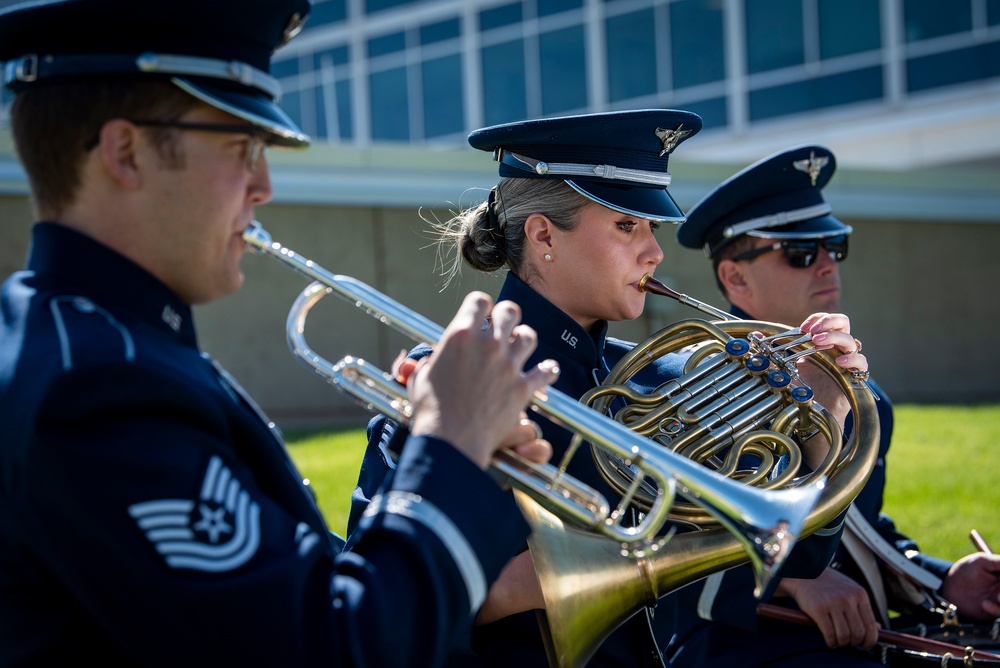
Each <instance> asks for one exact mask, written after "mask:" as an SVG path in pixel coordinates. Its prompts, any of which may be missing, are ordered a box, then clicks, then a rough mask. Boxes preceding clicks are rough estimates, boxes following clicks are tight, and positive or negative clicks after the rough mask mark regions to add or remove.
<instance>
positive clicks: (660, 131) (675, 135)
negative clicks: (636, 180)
mask: <svg viewBox="0 0 1000 668" xmlns="http://www.w3.org/2000/svg"><path fill="white" fill-rule="evenodd" d="M683 127H684V124H683V123H681V124H680V125H678V126H677V128H676V129H675V130H669V129H664V128H656V129H655V130H653V134H655V135H656V136H657V137H658V138H659V140H660V141H661V142H663V150H662V151H660V155H659V156H657V157H660V158H662V157H663V156H665V155H666V154H667V153H670V152H671V151H673V150H674V148H675V147H676V146H677V142H679V141H680V140H682V139H684V138H685V137H687V136H688V135H689V134H691V131H690V130H681V128H683Z"/></svg>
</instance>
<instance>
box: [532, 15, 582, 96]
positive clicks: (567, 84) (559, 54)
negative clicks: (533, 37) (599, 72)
mask: <svg viewBox="0 0 1000 668" xmlns="http://www.w3.org/2000/svg"><path fill="white" fill-rule="evenodd" d="M538 52H539V57H540V59H541V61H542V63H541V73H542V113H543V114H546V115H548V114H554V113H559V112H561V111H568V110H570V109H579V108H581V107H584V106H586V104H587V71H586V70H587V68H586V57H585V54H584V47H583V26H572V27H570V28H564V29H562V30H554V31H552V32H548V33H542V34H541V35H539V36H538Z"/></svg>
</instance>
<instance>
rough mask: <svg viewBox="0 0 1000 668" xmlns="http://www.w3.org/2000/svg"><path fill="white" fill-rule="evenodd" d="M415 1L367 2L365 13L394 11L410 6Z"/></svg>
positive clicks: (389, 0) (375, 0) (377, 0)
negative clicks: (397, 8) (384, 10)
mask: <svg viewBox="0 0 1000 668" xmlns="http://www.w3.org/2000/svg"><path fill="white" fill-rule="evenodd" d="M411 2H413V0H365V12H367V13H368V14H372V13H374V12H380V11H382V10H383V9H392V8H393V7H399V6H401V5H408V4H410V3H411Z"/></svg>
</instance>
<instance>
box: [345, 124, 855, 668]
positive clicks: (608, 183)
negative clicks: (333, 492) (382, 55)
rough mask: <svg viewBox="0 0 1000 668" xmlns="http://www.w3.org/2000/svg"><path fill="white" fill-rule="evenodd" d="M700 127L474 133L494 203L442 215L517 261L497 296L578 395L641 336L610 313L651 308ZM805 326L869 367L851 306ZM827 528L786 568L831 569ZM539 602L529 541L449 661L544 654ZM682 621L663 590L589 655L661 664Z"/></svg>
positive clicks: (463, 234)
mask: <svg viewBox="0 0 1000 668" xmlns="http://www.w3.org/2000/svg"><path fill="white" fill-rule="evenodd" d="M700 128H701V119H700V118H699V117H698V116H697V115H695V114H692V113H688V112H683V111H673V110H644V111H625V112H613V113H605V114H590V115H584V116H575V117H564V118H555V119H547V120H536V121H527V122H522V123H512V124H507V125H501V126H494V127H490V128H485V129H482V130H478V131H476V132H474V133H472V134H471V135H470V137H469V142H470V144H472V146H473V147H475V148H477V149H481V150H485V151H490V152H494V155H495V158H496V159H497V160H498V161H499V163H500V177H501V179H500V182H499V184H498V185H497V186H496V187H495V188H493V189H492V190H491V192H490V194H489V197H488V200H487V201H486V202H484V203H482V204H481V205H479V206H477V207H474V208H472V209H469V210H467V211H465V212H463V213H460V214H459V215H457V216H456V217H455V218H454V219H452V220H451V221H449V222H448V223H446V224H443V225H442V226H441V228H442V229H441V240H442V243H444V244H445V245H446V246H448V245H451V244H454V245H455V246H456V247H457V249H458V251H459V252H460V254H461V256H462V259H464V260H465V261H466V262H467V263H468V264H469V265H471V266H472V267H473V268H475V269H477V270H479V271H482V272H493V271H496V270H499V269H501V268H503V267H507V268H508V269H509V271H508V274H507V277H506V281H505V283H504V285H503V288H502V290H501V292H500V297H499V298H500V299H506V300H510V301H513V302H514V303H516V304H518V305H519V306H520V307H521V309H522V313H523V318H524V322H526V323H527V324H529V325H530V326H531V327H533V328H534V329H535V330H536V331H537V332H538V338H539V345H538V349H537V350H536V352H535V357H538V359H542V358H552V359H555V360H557V361H558V362H559V365H560V378H559V380H558V381H557V383H556V385H555V387H556V388H557V389H559V390H561V391H562V392H565V393H566V394H568V395H570V396H571V397H576V398H579V397H580V396H582V395H583V394H584V393H585V392H587V391H588V390H590V389H592V388H593V387H595V386H596V385H598V384H600V383H601V381H602V380H603V379H604V377H605V376H606V375H607V373H608V370H609V369H610V368H611V367H612V366H613V365H614V364H615V363H616V361H617V360H618V359H619V358H621V357H622V355H623V354H625V353H626V352H628V350H630V349H631V348H632V346H633V344H630V343H627V342H624V341H620V340H617V339H614V338H611V337H608V336H607V327H608V322H614V321H624V320H631V319H634V318H637V317H639V316H640V314H641V313H642V310H643V306H644V303H645V298H646V295H645V293H644V292H643V291H642V289H641V287H640V281H641V280H642V278H643V276H644V275H646V274H650V275H652V274H653V273H654V271H655V269H656V267H657V265H659V264H660V262H661V261H662V260H663V251H662V250H661V248H660V245H659V243H658V242H657V240H656V237H655V234H654V233H655V232H656V230H657V228H658V227H659V226H660V225H661V224H662V223H676V222H679V221H681V220H682V219H683V214H682V213H681V211H680V209H679V208H678V207H677V205H676V204H675V203H674V201H673V199H672V198H671V196H670V195H669V194H668V192H667V188H666V186H667V184H668V183H669V179H670V177H669V174H668V173H667V159H668V157H669V154H670V153H671V152H672V151H673V150H674V149H675V148H676V146H677V145H678V144H679V143H680V142H681V141H683V140H684V139H686V138H688V137H690V136H691V135H693V134H695V133H696V132H697V131H698V130H699V129H700ZM454 259H455V263H454V265H453V266H452V267H451V271H452V272H457V270H458V265H459V260H458V258H457V257H455V258H454ZM791 324H798V323H791ZM801 328H802V330H803V331H804V332H809V333H812V334H813V336H814V338H813V340H814V342H815V344H816V346H817V347H821V348H831V349H835V350H836V351H837V354H838V355H839V356H838V357H837V358H836V364H837V365H838V366H840V367H842V368H844V369H853V370H856V371H860V372H863V371H865V370H866V369H867V360H866V359H865V357H864V356H863V355H862V354H860V352H858V351H856V350H855V348H856V345H855V343H854V338H853V337H852V336H851V333H850V323H849V321H848V318H847V317H846V316H843V315H840V314H825V313H820V314H815V315H813V316H810V317H809V318H808V319H807V320H806V321H805V322H804V323H802V325H801ZM426 352H427V351H426V350H424V351H419V350H418V351H415V353H414V354H415V355H417V356H419V355H422V354H426ZM535 361H537V360H534V358H533V359H532V361H531V362H530V363H534V362H535ZM685 361H686V356H685V355H681V354H668V355H665V356H663V357H661V358H659V359H657V360H656V361H655V363H653V364H650V365H649V366H648V367H646V368H645V369H643V370H642V371H641V372H640V373H639V374H637V375H636V376H635V377H634V378H633V379H632V380H631V384H633V385H635V386H637V387H641V388H642V389H643V390H644V391H650V390H652V389H653V388H656V387H657V386H658V385H660V384H661V383H663V382H664V381H667V380H670V379H673V378H676V377H678V376H680V375H681V374H682V373H683V365H684V362H685ZM805 366H809V365H808V364H807V365H805ZM802 376H803V380H805V381H806V382H808V383H809V384H810V385H811V386H812V387H813V390H814V391H815V393H816V399H817V401H818V403H820V404H822V405H823V406H825V407H826V408H827V409H828V410H829V411H830V412H831V413H833V414H834V415H835V416H836V418H837V420H838V421H839V422H840V423H841V425H842V424H843V420H844V418H845V416H846V414H847V412H848V410H849V407H848V404H847V403H846V402H845V401H844V400H843V396H842V394H841V393H840V389H839V388H838V387H836V385H835V384H834V383H832V382H828V381H827V380H826V379H825V378H824V377H823V375H822V374H814V375H809V373H808V370H806V369H804V368H803V372H802ZM540 424H541V429H542V433H543V434H544V436H545V438H546V439H547V440H548V441H549V442H550V443H551V444H552V446H553V450H554V457H553V461H558V460H559V458H560V457H561V456H562V454H563V452H564V451H565V450H566V448H567V446H568V444H569V441H570V435H569V434H568V432H566V431H565V430H564V429H562V428H560V427H559V426H557V425H555V424H553V423H551V422H549V421H547V420H544V419H541V420H540ZM395 429H396V426H395V425H394V424H393V423H392V422H391V421H388V420H387V419H386V418H385V417H382V416H380V417H377V418H376V419H374V420H373V421H372V423H371V424H370V425H369V446H368V450H367V452H366V455H365V460H364V463H363V465H362V470H361V474H360V477H359V484H358V489H357V490H356V491H355V495H354V499H355V501H354V507H353V508H352V513H351V520H350V524H349V527H348V530H349V531H351V530H352V529H353V527H354V526H355V525H356V523H357V521H358V519H359V518H360V516H361V513H362V512H363V510H364V507H365V506H366V505H367V502H368V500H369V499H371V498H372V496H373V495H374V494H375V493H376V492H377V489H378V487H379V485H380V484H381V483H382V482H383V480H384V478H385V477H386V475H388V473H389V471H390V469H391V468H392V464H391V460H392V457H391V454H390V452H389V451H390V450H391V446H392V440H393V439H392V436H393V432H394V430H395ZM803 451H804V455H805V460H806V462H807V463H808V464H810V465H813V464H815V463H816V462H819V461H820V460H822V459H823V457H824V456H825V454H826V451H827V444H826V440H825V438H824V436H823V435H818V436H816V437H813V438H810V439H808V440H807V441H806V442H805V443H804V444H803ZM569 473H570V474H571V475H573V476H575V477H577V478H578V479H580V480H582V481H583V482H585V483H587V484H589V485H592V486H594V487H595V488H596V489H598V490H600V491H601V492H602V493H604V494H605V495H606V496H608V498H611V499H613V500H614V499H617V498H618V496H619V495H618V494H616V493H615V492H614V491H613V490H612V489H611V487H610V486H609V485H608V483H606V482H605V481H604V480H603V479H602V477H601V476H600V475H599V473H598V471H597V469H596V467H595V466H594V464H593V462H592V461H591V459H590V458H589V457H586V456H584V457H576V458H574V459H573V460H572V462H571V464H570V469H569ZM612 503H614V501H612ZM838 521H839V518H838V520H837V521H835V522H834V523H833V524H834V526H836V525H837V522H838ZM827 533H828V534H829V535H827V536H825V537H819V536H814V537H811V538H809V539H807V540H805V541H804V542H802V543H800V544H799V548H798V549H797V550H796V551H795V552H794V553H793V556H792V558H791V562H789V563H788V564H787V566H786V569H787V572H790V573H794V574H796V575H797V576H799V577H812V576H815V575H816V574H818V573H819V572H821V571H822V569H823V568H824V567H825V566H826V564H827V561H828V559H829V556H830V554H831V553H832V550H833V549H834V547H835V541H836V531H835V530H833V531H830V532H827ZM542 608H544V602H543V599H542V594H541V591H540V588H539V584H538V581H537V579H536V577H535V574H534V569H533V566H532V561H531V557H530V555H529V554H528V553H527V552H525V553H522V554H521V555H519V556H518V557H516V558H515V559H514V560H512V561H511V562H510V563H509V564H508V565H507V567H506V569H505V571H504V573H503V574H502V575H501V578H500V580H499V581H498V582H497V583H496V585H494V586H493V587H492V588H491V590H490V592H489V595H488V597H487V600H486V603H485V604H484V605H483V607H482V609H481V610H480V612H479V616H478V619H477V620H476V626H475V629H474V632H473V633H472V636H471V643H470V647H468V648H464V649H462V650H458V651H456V653H455V654H454V655H453V656H452V659H451V664H452V665H498V666H499V665H504V666H511V665H525V666H537V665H545V661H546V659H545V652H544V649H543V646H542V641H541V636H540V634H539V630H538V621H537V619H536V615H535V614H532V613H533V611H535V610H538V609H542ZM672 628H673V610H672V606H671V601H670V597H669V596H668V597H666V598H663V599H661V600H660V603H659V605H658V606H657V607H656V609H655V615H654V614H652V612H649V613H647V614H638V615H635V616H633V617H632V618H631V619H629V620H628V621H627V622H626V623H624V624H623V625H622V626H620V627H619V628H618V629H617V630H616V631H614V632H613V633H612V634H611V635H610V636H609V637H608V638H607V640H606V641H605V642H604V643H603V644H602V645H601V646H600V648H599V649H598V650H597V653H596V654H595V655H594V657H593V660H592V661H591V662H590V663H589V664H588V665H593V666H614V665H621V666H643V665H662V663H663V660H662V658H661V654H660V650H659V649H658V643H657V639H659V642H660V643H665V642H666V641H667V640H668V639H669V637H670V635H671V633H672ZM651 631H652V632H651Z"/></svg>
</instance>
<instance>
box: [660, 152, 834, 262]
mask: <svg viewBox="0 0 1000 668" xmlns="http://www.w3.org/2000/svg"><path fill="white" fill-rule="evenodd" d="M836 168H837V161H836V159H835V158H834V157H833V153H832V152H831V151H830V149H828V148H826V147H825V146H797V147H795V148H790V149H786V150H784V151H781V152H779V153H775V154H774V155H771V156H769V157H767V158H764V159H763V160H760V161H758V162H755V163H754V164H752V165H750V166H749V167H747V168H746V169H743V170H742V171H740V172H738V173H736V174H734V175H733V176H731V177H730V178H728V179H726V180H725V181H723V182H722V183H721V184H720V185H719V186H718V187H716V188H715V190H713V191H712V192H710V193H709V194H708V195H706V196H705V197H704V198H702V200H701V201H700V202H698V203H697V204H695V205H694V207H692V208H691V209H690V210H689V211H688V215H687V221H686V222H685V223H684V224H683V225H681V226H680V227H679V228H678V229H677V241H679V242H680V244H681V245H682V246H686V247H688V248H704V249H705V252H706V253H707V254H708V256H709V257H712V256H713V255H715V253H717V252H718V251H719V250H721V249H722V248H725V247H726V246H728V245H729V244H730V243H732V242H733V241H735V240H736V239H738V238H739V237H741V236H742V235H744V234H746V235H749V236H753V237H763V238H768V239H816V238H822V237H828V236H832V235H835V234H849V233H850V232H851V231H852V228H851V227H850V226H849V225H845V224H844V223H842V222H840V221H839V220H837V219H836V218H834V217H833V216H832V215H830V212H831V207H830V205H829V204H827V203H826V201H825V200H824V199H823V194H822V192H821V191H822V189H823V186H825V185H826V184H827V182H828V181H829V180H830V177H832V176H833V172H834V171H835V170H836Z"/></svg>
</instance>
